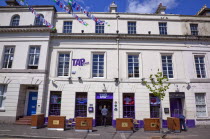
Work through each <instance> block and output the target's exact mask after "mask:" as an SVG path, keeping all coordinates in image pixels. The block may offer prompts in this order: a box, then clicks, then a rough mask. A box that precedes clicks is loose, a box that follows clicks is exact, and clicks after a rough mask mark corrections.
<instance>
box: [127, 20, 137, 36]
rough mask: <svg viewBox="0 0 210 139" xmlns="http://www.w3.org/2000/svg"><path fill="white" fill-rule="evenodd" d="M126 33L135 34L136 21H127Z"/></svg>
mask: <svg viewBox="0 0 210 139" xmlns="http://www.w3.org/2000/svg"><path fill="white" fill-rule="evenodd" d="M128 34H136V22H128Z"/></svg>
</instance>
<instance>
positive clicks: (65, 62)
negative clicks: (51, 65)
mask: <svg viewBox="0 0 210 139" xmlns="http://www.w3.org/2000/svg"><path fill="white" fill-rule="evenodd" d="M69 59H70V54H59V62H58V76H68V74H69Z"/></svg>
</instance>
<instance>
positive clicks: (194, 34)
mask: <svg viewBox="0 0 210 139" xmlns="http://www.w3.org/2000/svg"><path fill="white" fill-rule="evenodd" d="M191 25H197V28H196V29H197V30H192V28H191ZM190 32H191V35H193V36H198V33H199V32H198V24H196V23H195V24H194V23H191V24H190Z"/></svg>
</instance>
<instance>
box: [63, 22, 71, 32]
mask: <svg viewBox="0 0 210 139" xmlns="http://www.w3.org/2000/svg"><path fill="white" fill-rule="evenodd" d="M63 33H72V21H65V22H64V24H63Z"/></svg>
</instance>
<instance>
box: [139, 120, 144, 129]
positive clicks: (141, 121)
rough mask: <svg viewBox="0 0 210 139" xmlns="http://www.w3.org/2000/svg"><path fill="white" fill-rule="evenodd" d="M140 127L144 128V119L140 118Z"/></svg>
mask: <svg viewBox="0 0 210 139" xmlns="http://www.w3.org/2000/svg"><path fill="white" fill-rule="evenodd" d="M139 123H140V128H144V121H143V120H140V122H139Z"/></svg>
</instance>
